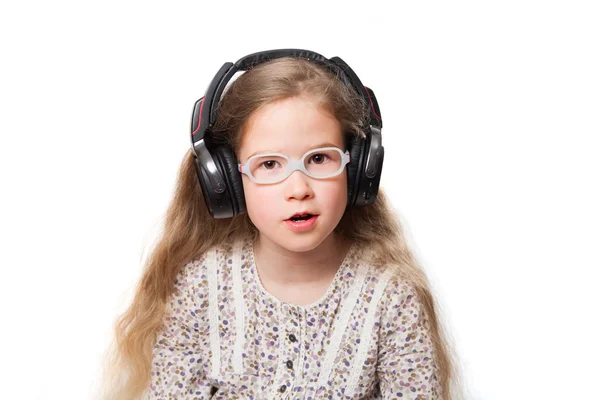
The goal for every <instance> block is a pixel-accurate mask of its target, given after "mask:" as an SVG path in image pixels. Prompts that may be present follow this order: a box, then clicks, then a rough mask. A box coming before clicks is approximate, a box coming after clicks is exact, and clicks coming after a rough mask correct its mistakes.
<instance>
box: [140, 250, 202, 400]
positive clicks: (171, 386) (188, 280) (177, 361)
mask: <svg viewBox="0 0 600 400" xmlns="http://www.w3.org/2000/svg"><path fill="white" fill-rule="evenodd" d="M198 270H199V267H198V265H197V262H192V263H189V264H186V265H185V266H184V267H182V269H181V272H180V273H179V274H178V276H177V279H176V280H175V288H174V291H173V294H172V296H171V297H170V298H169V300H168V301H167V305H166V311H165V316H164V321H165V322H164V327H163V329H162V331H160V333H159V334H158V336H157V339H156V344H155V345H154V348H153V351H152V373H151V383H150V388H149V392H148V395H149V397H148V400H173V399H177V400H192V399H194V400H204V399H210V398H211V384H210V381H209V378H208V376H207V373H206V371H209V369H208V363H207V361H208V357H207V356H206V355H207V354H208V353H207V351H206V349H208V348H209V347H208V346H209V342H208V339H207V338H208V327H209V325H208V321H207V311H206V308H207V306H208V302H207V301H206V299H207V296H206V294H203V293H200V292H202V291H203V289H202V288H206V287H207V286H206V284H205V283H206V282H205V281H203V280H202V279H203V276H204V275H202V274H201V272H198ZM198 277H199V278H200V279H197V278H198Z"/></svg>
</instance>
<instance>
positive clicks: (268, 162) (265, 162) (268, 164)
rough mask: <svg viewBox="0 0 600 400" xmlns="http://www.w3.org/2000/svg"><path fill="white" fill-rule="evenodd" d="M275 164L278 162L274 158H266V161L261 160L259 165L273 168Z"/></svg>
mask: <svg viewBox="0 0 600 400" xmlns="http://www.w3.org/2000/svg"><path fill="white" fill-rule="evenodd" d="M276 164H279V163H278V162H277V161H275V160H267V161H263V162H262V163H260V166H261V167H264V168H265V169H273V168H274V167H275V165H276Z"/></svg>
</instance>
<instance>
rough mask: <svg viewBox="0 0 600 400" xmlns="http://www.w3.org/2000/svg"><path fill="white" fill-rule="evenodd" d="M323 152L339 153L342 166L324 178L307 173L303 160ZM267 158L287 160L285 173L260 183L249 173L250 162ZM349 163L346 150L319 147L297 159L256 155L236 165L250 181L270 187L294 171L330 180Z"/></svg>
mask: <svg viewBox="0 0 600 400" xmlns="http://www.w3.org/2000/svg"><path fill="white" fill-rule="evenodd" d="M325 150H335V151H337V152H338V153H340V155H341V158H342V164H341V165H340V169H339V170H337V171H336V172H332V173H331V174H329V175H325V176H318V177H317V176H313V175H311V174H310V172H308V170H307V169H306V167H305V166H304V159H305V158H306V157H308V156H310V155H311V154H314V153H318V152H321V151H325ZM268 156H278V157H283V158H285V159H286V160H287V168H286V171H285V174H284V175H282V178H280V179H277V180H272V181H266V182H265V181H260V180H256V178H254V177H253V176H252V173H251V172H250V162H251V161H252V160H253V159H255V158H258V157H268ZM349 162H350V152H349V151H348V150H346V152H345V153H344V152H342V150H341V149H339V148H337V147H321V148H318V149H312V150H309V151H307V152H306V153H304V155H303V156H302V157H301V158H300V159H299V160H296V159H291V158H289V157H288V156H286V155H285V154H281V153H261V154H256V155H254V156H252V157H250V158H249V159H248V160H247V161H246V163H244V164H238V171H240V172H241V173H242V174H246V175H248V178H250V180H251V181H252V182H254V183H256V184H259V185H271V184H274V183H279V182H283V181H284V180H286V179H287V178H288V177H289V176H290V175H291V174H292V172H294V171H302V172H304V174H305V175H306V176H309V177H311V178H314V179H327V178H332V177H334V176H337V175H339V174H341V173H342V171H343V170H344V168H345V167H346V164H348V163H349Z"/></svg>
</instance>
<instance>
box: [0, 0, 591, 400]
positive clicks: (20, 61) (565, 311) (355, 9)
mask: <svg viewBox="0 0 600 400" xmlns="http://www.w3.org/2000/svg"><path fill="white" fill-rule="evenodd" d="M216 4H219V5H216ZM596 4H597V3H596V2H593V1H589V2H583V1H562V2H559V1H537V2H535V1H523V0H521V1H506V0H505V1H496V2H485V1H470V2H469V1H455V2H437V3H434V2H402V3H393V2H385V4H384V2H382V1H368V2H357V3H352V2H349V1H344V2H327V1H319V2H312V1H299V2H262V3H261V2H239V3H235V2H216V1H214V2H206V3H203V2H199V1H198V2H176V1H173V2H160V3H159V2H154V1H146V2H141V1H139V2H133V1H102V2H100V1H96V2H90V1H71V2H68V1H48V2H42V1H19V2H12V4H10V2H3V3H2V5H1V6H0V41H1V48H0V56H1V62H0V68H1V73H0V96H1V97H0V107H1V108H0V112H1V118H0V134H1V141H0V174H1V186H0V190H1V196H0V201H1V206H0V235H1V236H0V239H1V240H0V246H1V251H0V265H1V267H2V275H1V279H0V282H1V288H2V290H0V296H1V297H0V304H1V307H2V309H1V318H2V328H1V329H0V335H1V337H0V339H1V340H0V342H1V346H2V348H1V354H2V356H1V358H2V362H1V363H0V365H1V366H0V368H1V369H2V370H3V371H2V372H1V378H0V379H1V381H2V384H1V387H2V389H1V395H0V397H2V398H3V399H45V400H46V399H61V400H66V399H84V398H90V399H91V398H94V395H93V388H94V386H95V382H96V379H97V374H98V364H99V360H100V356H101V354H102V352H103V351H104V349H105V346H106V345H107V343H108V338H109V335H110V332H111V325H112V323H113V321H114V319H115V318H116V316H117V314H118V313H119V312H121V311H123V310H124V309H125V307H126V305H127V304H128V301H129V300H130V296H131V295H132V293H133V292H132V289H133V285H134V284H135V282H136V281H137V279H138V278H139V276H140V273H141V268H142V263H143V260H144V257H145V256H146V254H147V252H148V251H149V249H150V246H151V245H152V241H153V240H154V238H155V235H156V233H157V232H158V230H159V229H160V226H161V225H160V224H161V223H162V219H161V218H162V217H163V213H164V212H165V210H166V207H167V204H168V202H169V200H170V198H171V196H172V193H173V185H174V182H175V175H176V172H177V168H178V166H179V163H180V161H181V159H182V157H183V154H184V152H185V151H186V150H187V149H188V146H189V123H190V117H191V111H192V106H193V104H194V102H195V101H196V100H197V99H198V98H200V97H201V96H202V95H203V93H204V90H205V89H206V87H207V85H208V83H209V81H210V80H211V79H212V77H213V75H214V74H215V73H216V71H217V70H218V69H219V68H220V67H221V65H222V64H223V63H224V62H226V61H232V62H235V61H236V60H238V59H239V58H241V57H242V56H244V55H246V54H249V53H253V52H256V51H261V50H267V49H275V48H304V49H309V50H313V51H316V52H318V53H320V54H322V55H324V56H326V57H332V56H336V55H337V56H340V57H342V58H343V59H344V60H345V61H346V62H347V63H348V64H349V65H350V66H352V67H353V69H354V70H355V72H356V73H357V74H358V76H359V77H360V78H361V79H362V81H363V83H364V84H366V85H367V86H369V87H371V88H372V89H373V90H374V91H375V92H376V94H377V97H378V100H379V104H380V107H381V112H382V116H383V119H384V130H383V140H384V145H385V149H386V160H385V164H384V171H383V177H382V187H383V188H385V189H386V190H387V192H388V194H389V196H390V197H391V199H392V201H393V205H394V207H395V208H396V209H397V211H398V212H399V213H400V215H401V218H402V221H404V224H405V228H406V231H407V235H409V238H410V241H411V245H412V246H413V249H414V251H415V252H416V254H417V256H418V257H419V259H420V261H421V262H422V263H423V266H424V267H425V268H426V270H427V273H428V275H429V277H430V279H431V281H432V285H433V287H434V290H435V293H436V295H437V296H438V298H439V301H440V303H441V305H442V309H441V312H442V313H443V318H445V320H446V321H447V322H446V323H447V326H448V328H449V329H450V331H451V332H452V335H453V337H454V338H455V340H456V345H457V349H458V352H459V354H460V357H461V362H462V365H463V370H464V374H465V377H466V380H467V383H468V391H469V393H470V394H469V397H468V398H469V399H486V400H496V399H497V400H505V399H563V398H572V399H574V398H586V399H590V398H596V399H598V398H600V395H598V393H597V391H596V388H597V385H596V381H597V376H598V373H599V372H600V368H599V367H598V358H599V356H600V349H599V345H598V337H600V329H599V327H598V311H597V307H598V305H599V304H600V301H599V295H598V288H597V285H598V277H599V275H598V267H600V255H599V254H598V251H599V248H600V246H599V242H600V240H599V239H600V233H599V228H598V227H599V225H600V212H599V207H598V205H599V204H600V190H599V181H600V179H599V171H600V157H599V156H598V153H599V151H600V146H599V137H600V136H599V135H600V118H599V111H600V79H599V75H600V74H599V71H600V51H599V50H600V39H599V38H600V24H599V22H598V21H599V20H600V13H599V11H598V6H597V5H596Z"/></svg>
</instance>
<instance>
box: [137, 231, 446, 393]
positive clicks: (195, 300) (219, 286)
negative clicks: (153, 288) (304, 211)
mask: <svg viewBox="0 0 600 400" xmlns="http://www.w3.org/2000/svg"><path fill="white" fill-rule="evenodd" d="M174 283H175V290H174V293H173V295H172V296H171V297H170V298H169V301H168V303H167V309H166V312H165V316H164V329H163V330H162V331H161V332H160V333H159V335H158V337H157V340H156V344H155V346H154V348H153V352H152V357H153V358H152V375H151V382H150V387H149V389H148V392H147V393H148V395H149V399H151V400H158V399H160V400H167V399H169V400H173V399H177V400H192V399H194V400H203V399H228V400H231V399H255V400H259V399H268V400H271V399H305V400H316V399H397V398H401V399H403V400H408V399H438V398H440V384H439V381H438V375H437V373H438V371H437V367H436V364H435V362H434V354H433V350H432V343H431V337H430V330H429V329H430V327H429V322H428V320H427V317H426V315H425V314H424V311H423V308H422V305H421V304H420V303H419V301H418V298H417V296H416V292H415V290H414V288H413V287H412V286H411V284H410V283H408V282H407V281H404V280H402V279H400V278H397V277H396V276H394V275H393V274H392V273H391V270H389V269H381V268H379V269H377V268H375V267H373V266H372V265H370V264H369V262H368V260H364V259H363V258H362V257H361V252H360V251H359V249H358V247H357V245H356V244H353V245H352V246H351V247H350V249H349V250H348V253H347V254H346V258H345V259H344V261H343V262H342V264H341V265H340V267H339V269H338V271H337V273H336V275H335V277H334V278H333V281H332V282H331V284H330V286H329V287H328V289H327V292H326V293H325V294H324V295H323V296H322V297H321V299H320V300H318V301H316V302H314V303H313V304H309V305H295V304H291V303H287V302H284V301H280V300H278V299H277V298H275V297H274V296H273V295H271V294H270V293H269V292H267V291H266V289H265V288H264V287H263V286H262V283H261V281H260V279H259V276H258V272H257V270H256V265H255V263H254V253H253V245H252V241H251V240H250V238H245V239H242V240H238V241H235V242H233V243H225V244H221V245H218V246H215V247H213V248H211V249H210V250H209V251H207V252H206V253H204V255H203V256H201V257H200V258H199V259H197V260H195V261H192V262H189V263H187V264H186V265H184V266H183V267H182V268H181V270H180V272H179V274H178V275H177V278H176V280H175V282H174Z"/></svg>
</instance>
